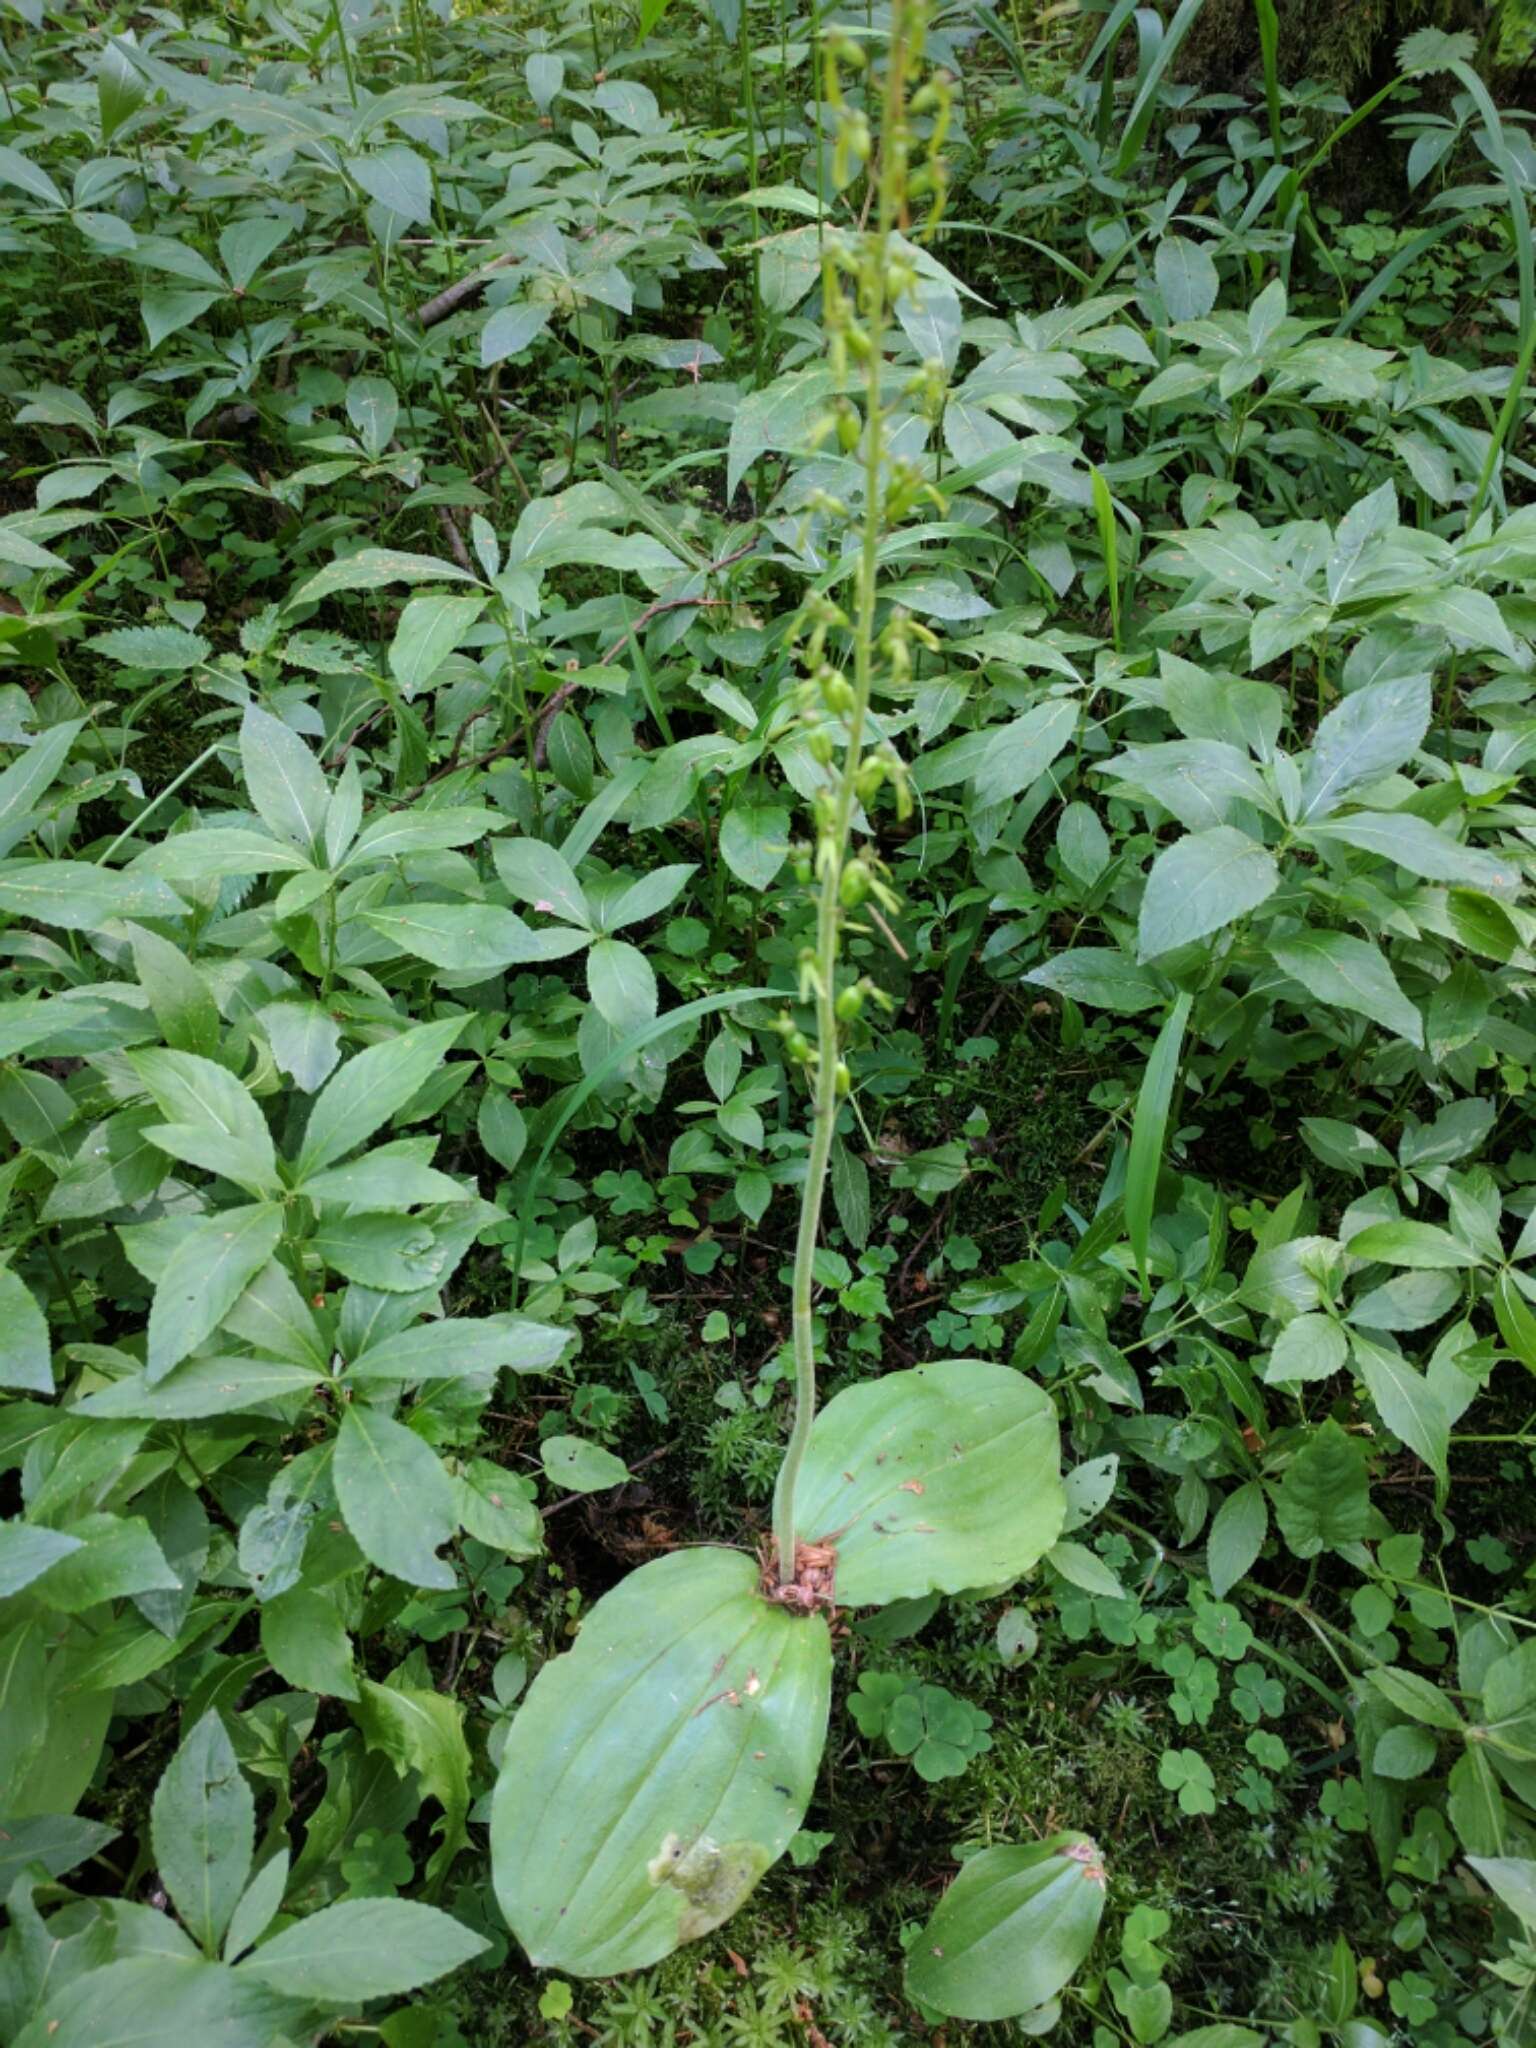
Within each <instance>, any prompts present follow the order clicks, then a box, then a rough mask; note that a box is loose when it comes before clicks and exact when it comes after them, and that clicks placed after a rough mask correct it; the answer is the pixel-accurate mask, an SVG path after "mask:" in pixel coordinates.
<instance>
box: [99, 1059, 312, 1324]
mask: <svg viewBox="0 0 1536 2048" xmlns="http://www.w3.org/2000/svg"><path fill="white" fill-rule="evenodd" d="M128 1060H129V1063H130V1064H131V1066H132V1068H133V1071H134V1072H135V1073H136V1074H137V1075H138V1077H139V1079H140V1081H142V1082H143V1084H144V1087H145V1089H146V1091H147V1092H148V1093H149V1094H150V1095H151V1096H153V1098H154V1101H155V1104H156V1107H157V1108H158V1109H159V1111H160V1114H161V1115H162V1116H164V1117H166V1118H167V1119H169V1121H167V1122H166V1123H163V1124H149V1125H147V1126H146V1127H145V1132H144V1135H145V1136H146V1137H147V1138H148V1139H149V1140H150V1142H151V1143H152V1144H155V1145H158V1146H159V1148H160V1150H161V1151H162V1152H169V1153H170V1155H171V1157H172V1158H173V1159H185V1160H189V1161H190V1162H191V1164H192V1165H194V1166H201V1167H203V1168H205V1169H206V1170H207V1171H208V1172H209V1173H217V1174H222V1175H223V1176H224V1178H225V1179H226V1180H232V1181H235V1182H237V1183H238V1184H239V1185H240V1186H241V1187H243V1188H245V1189H246V1190H247V1191H248V1192H249V1193H251V1194H257V1195H263V1194H269V1193H270V1192H271V1191H272V1190H273V1189H274V1188H275V1187H276V1186H277V1153H276V1151H275V1150H274V1149H273V1145H272V1137H271V1133H270V1132H269V1131H268V1129H267V1120H266V1118H265V1117H264V1116H263V1115H262V1113H261V1111H260V1109H258V1107H257V1106H256V1102H255V1100H254V1098H253V1097H252V1095H251V1094H250V1092H249V1090H248V1089H247V1088H246V1087H245V1086H244V1084H243V1083H242V1082H240V1081H237V1080H236V1079H235V1077H234V1075H233V1074H232V1073H230V1071H229V1069H228V1068H227V1067H221V1066H219V1065H218V1064H217V1063H216V1062H215V1061H213V1060H209V1059H203V1058H202V1057H200V1055H198V1054H197V1053H192V1052H174V1051H168V1050H166V1049H165V1048H164V1047H160V1046H156V1047H153V1048H150V1049H148V1050H146V1051H143V1052H130V1053H129V1054H128ZM242 1284H243V1283H242Z"/></svg>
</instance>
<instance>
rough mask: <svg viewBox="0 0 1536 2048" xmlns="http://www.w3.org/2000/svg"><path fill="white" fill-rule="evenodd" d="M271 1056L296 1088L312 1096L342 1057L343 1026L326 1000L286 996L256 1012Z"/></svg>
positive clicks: (257, 1020)
mask: <svg viewBox="0 0 1536 2048" xmlns="http://www.w3.org/2000/svg"><path fill="white" fill-rule="evenodd" d="M256 1022H257V1023H258V1024H259V1025H260V1026H261V1028H262V1030H263V1031H265V1033H266V1034H267V1043H268V1044H269V1045H270V1046H271V1048H272V1057H273V1059H274V1060H276V1062H277V1064H278V1066H279V1067H280V1068H281V1069H282V1071H283V1072H284V1073H285V1074H286V1075H287V1076H288V1078H289V1080H290V1081H292V1083H293V1085H294V1087H295V1088H298V1089H300V1090H302V1092H303V1093H304V1094H306V1095H313V1094H314V1092H315V1090H316V1089H317V1088H318V1087H319V1086H320V1085H321V1083H322V1082H323V1081H324V1080H325V1079H326V1077H327V1075H329V1074H330V1073H331V1071H332V1070H333V1068H334V1067H335V1065H336V1062H337V1060H338V1059H340V1057H341V1026H340V1025H339V1024H338V1023H337V1021H336V1019H335V1018H334V1017H333V1016H332V1015H331V1013H330V1011H329V1010H328V1009H327V1008H326V1007H325V1005H324V1004H323V1003H309V1002H303V1001H294V1000H291V999H284V1000H283V1001H281V1002H276V1003H267V1004H266V1005H265V1006H264V1007H263V1008H262V1009H260V1010H258V1011H257V1012H256Z"/></svg>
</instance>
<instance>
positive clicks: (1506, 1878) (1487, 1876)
mask: <svg viewBox="0 0 1536 2048" xmlns="http://www.w3.org/2000/svg"><path fill="white" fill-rule="evenodd" d="M1467 1862H1468V1863H1469V1864H1470V1865H1471V1867H1472V1868H1473V1869H1474V1870H1475V1871H1476V1872H1477V1874H1478V1876H1479V1877H1480V1878H1481V1879H1482V1880H1483V1883H1484V1884H1486V1885H1487V1886H1488V1888H1489V1890H1490V1891H1492V1892H1493V1893H1495V1894H1496V1895H1497V1897H1498V1898H1500V1899H1501V1900H1502V1901H1503V1903H1504V1904H1505V1905H1506V1906H1508V1908H1509V1910H1510V1912H1511V1913H1513V1914H1514V1916H1515V1918H1516V1919H1517V1920H1519V1921H1520V1922H1521V1923H1522V1925H1524V1926H1526V1927H1529V1928H1536V1862H1533V1861H1532V1859H1531V1858H1530V1857H1529V1856H1469V1857H1468V1858H1467Z"/></svg>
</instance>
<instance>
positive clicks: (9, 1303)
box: [0, 1266, 53, 1394]
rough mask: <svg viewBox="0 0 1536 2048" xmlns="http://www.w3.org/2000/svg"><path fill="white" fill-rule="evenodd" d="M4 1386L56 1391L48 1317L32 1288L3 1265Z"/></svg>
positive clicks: (0, 1366)
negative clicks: (54, 1388)
mask: <svg viewBox="0 0 1536 2048" xmlns="http://www.w3.org/2000/svg"><path fill="white" fill-rule="evenodd" d="M0 1387H20V1388H21V1389H23V1390H24V1391H25V1392H27V1393H30V1394H51V1393H52V1392H53V1364H52V1346H51V1345H50V1343H49V1341H48V1323H47V1319H46V1317H45V1316H44V1315H43V1312H42V1310H41V1309H40V1308H39V1307H38V1305H37V1299H36V1297H35V1296H34V1294H33V1292H32V1290H31V1288H30V1287H29V1286H28V1285H27V1283H26V1282H25V1281H24V1280H23V1279H22V1278H21V1276H20V1274H19V1273H15V1272H13V1271H12V1270H11V1268H10V1267H9V1266H0Z"/></svg>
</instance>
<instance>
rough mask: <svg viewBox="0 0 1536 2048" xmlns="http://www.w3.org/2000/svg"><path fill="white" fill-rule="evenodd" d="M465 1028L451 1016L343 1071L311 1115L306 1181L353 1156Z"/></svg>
mask: <svg viewBox="0 0 1536 2048" xmlns="http://www.w3.org/2000/svg"><path fill="white" fill-rule="evenodd" d="M463 1028H464V1019H463V1017H462V1016H460V1017H448V1018H444V1019H441V1020H440V1021H439V1022H437V1023H435V1024H416V1025H413V1026H411V1027H410V1028H409V1029H407V1030H405V1031H402V1032H400V1033H399V1034H398V1036H396V1037H394V1038H389V1039H386V1040H385V1041H384V1042H383V1044H381V1045H371V1046H369V1047H368V1048H367V1050H366V1051H364V1052H360V1053H357V1054H355V1055H354V1056H353V1057H352V1058H351V1059H349V1060H348V1061H346V1063H345V1064H344V1065H343V1066H341V1067H339V1068H338V1069H337V1071H336V1072H335V1073H334V1074H333V1075H332V1076H331V1078H330V1080H329V1081H327V1082H326V1084H325V1087H324V1088H323V1089H322V1090H321V1092H320V1095H319V1098H318V1099H317V1101H316V1103H315V1106H314V1108H313V1109H312V1110H311V1111H310V1113H309V1124H308V1126H307V1128H306V1130H305V1133H304V1143H303V1145H302V1147H301V1149H300V1152H299V1157H298V1161H297V1165H296V1167H295V1172H296V1174H297V1176H298V1178H299V1180H300V1181H301V1182H302V1181H304V1180H306V1179H307V1178H308V1177H309V1175H310V1174H312V1173H318V1172H319V1170H320V1168H321V1167H323V1166H330V1165H332V1164H333V1163H334V1162H335V1161H336V1160H338V1159H340V1158H341V1156H342V1155H343V1153H346V1152H353V1151H355V1150H356V1149H357V1147H358V1146H359V1145H361V1144H362V1143H364V1141H365V1140H366V1139H368V1138H371V1137H372V1136H373V1134H374V1132H375V1131H376V1130H377V1129H378V1128H379V1126H380V1125H381V1124H384V1123H387V1122H388V1121H389V1119H390V1118H391V1117H392V1116H394V1115H396V1114H397V1113H398V1112H399V1111H400V1110H402V1109H404V1108H405V1107H406V1105H407V1104H408V1103H409V1102H410V1100H411V1097H412V1096H413V1095H416V1094H418V1093H419V1092H420V1091H421V1089H422V1088H423V1087H424V1086H425V1085H426V1083H427V1082H428V1081H429V1080H430V1079H431V1078H432V1076H433V1074H434V1073H435V1072H436V1071H437V1069H438V1067H439V1066H440V1065H441V1064H442V1062H443V1060H444V1059H445V1058H446V1057H447V1054H448V1050H449V1048H450V1047H451V1046H452V1045H453V1043H454V1041H455V1040H456V1039H457V1038H458V1036H459V1034H460V1032H461V1031H462V1030H463Z"/></svg>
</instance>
